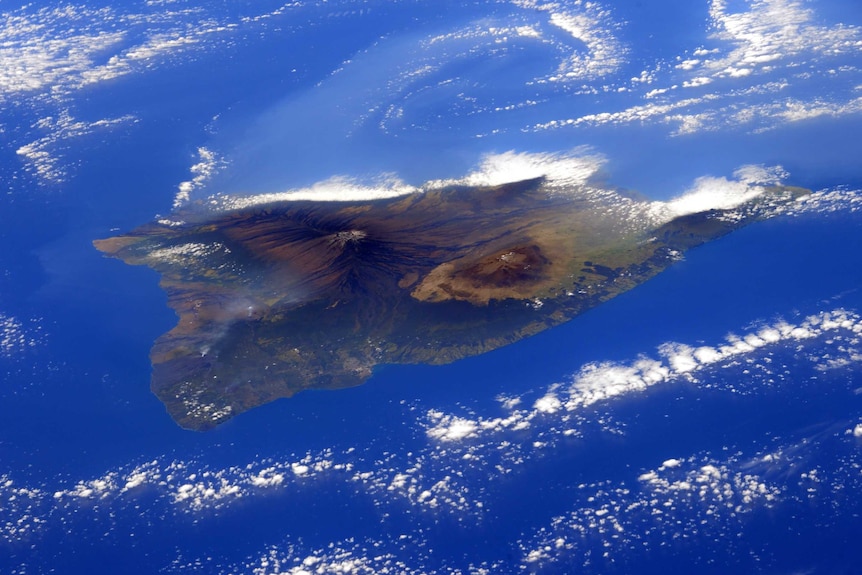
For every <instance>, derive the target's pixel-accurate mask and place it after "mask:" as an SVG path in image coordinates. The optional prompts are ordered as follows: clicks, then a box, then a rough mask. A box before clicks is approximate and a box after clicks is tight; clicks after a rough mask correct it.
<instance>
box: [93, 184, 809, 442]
mask: <svg viewBox="0 0 862 575" xmlns="http://www.w3.org/2000/svg"><path fill="white" fill-rule="evenodd" d="M798 193H799V192H797V191H791V190H788V189H785V188H776V189H773V190H770V191H769V192H768V193H767V194H766V195H765V196H763V197H761V198H760V199H759V200H755V201H753V202H751V203H749V204H747V205H744V206H741V207H739V208H737V209H736V210H734V212H733V213H732V214H731V213H728V212H721V211H710V212H704V213H700V214H693V215H688V216H684V217H679V218H676V219H671V218H670V217H667V216H665V217H662V216H661V215H660V214H658V213H657V212H656V205H655V204H648V203H646V202H638V201H635V200H632V199H629V198H625V197H622V196H619V195H617V194H614V193H613V192H609V191H607V190H590V189H578V190H560V189H559V188H553V189H552V188H549V187H548V186H546V185H545V184H544V183H543V182H542V180H540V179H539V180H529V181H524V182H518V183H514V184H509V185H505V186H498V187H493V188H459V187H450V188H443V189H436V190H429V191H426V192H424V193H417V194H412V195H409V196H403V197H400V198H396V199H391V200H384V201H372V202H316V203H315V202H304V201H303V202H298V201H297V202H281V203H276V204H269V205H265V206H258V207H255V208H250V209H247V210H242V211H235V212H228V213H215V214H213V213H204V214H201V213H197V214H196V213H194V212H191V211H189V212H187V213H179V214H176V216H177V218H179V219H182V220H183V223H177V222H175V221H171V222H163V223H151V224H148V225H145V226H142V227H141V228H138V229H136V230H134V231H132V232H130V233H129V234H127V235H123V236H118V237H115V238H111V239H107V240H99V241H97V242H95V245H96V247H97V248H98V249H99V250H101V251H103V252H105V253H106V254H108V255H111V256H114V257H118V258H120V259H122V260H124V261H125V262H127V263H130V264H136V265H138V264H140V265H147V266H150V267H152V268H153V269H155V270H156V271H158V272H159V273H160V274H161V277H162V280H161V285H162V287H163V288H164V289H165V290H166V292H167V293H168V298H169V299H168V302H169V304H170V306H171V307H172V308H173V309H174V310H176V312H177V314H178V315H179V322H178V324H177V326H176V327H175V328H174V329H172V330H171V331H169V332H168V333H166V334H164V335H163V336H161V337H160V338H159V339H158V340H157V341H156V343H155V345H154V346H153V350H152V353H151V359H152V363H153V376H152V389H153V391H154V392H155V393H156V395H158V397H159V398H160V399H161V400H162V401H163V402H164V403H165V405H166V406H167V409H168V411H169V413H170V414H171V415H172V416H173V418H174V419H175V420H176V421H177V422H178V423H179V424H180V425H182V426H183V427H186V428H190V429H207V428H211V427H213V426H215V425H217V424H218V423H221V422H223V421H225V420H227V419H229V418H230V417H233V416H234V415H236V414H238V413H241V412H243V411H246V410H248V409H251V408H253V407H255V406H258V405H261V404H263V403H266V402H269V401H272V400H274V399H277V398H280V397H288V396H290V395H293V394H294V393H296V392H297V391H300V390H303V389H310V388H339V387H346V386H352V385H358V384H361V383H362V382H364V381H365V380H366V379H368V377H370V376H371V373H372V369H373V368H374V366H375V365H377V364H380V363H419V362H422V363H446V362H450V361H454V360H456V359H459V358H462V357H467V356H470V355H475V354H478V353H482V352H485V351H489V350H492V349H495V348H498V347H500V346H503V345H506V344H508V343H512V342H514V341H517V340H519V339H521V338H523V337H526V336H528V335H531V334H534V333H537V332H539V331H542V330H544V329H546V328H548V327H551V326H553V325H557V324H559V323H561V322H564V321H566V320H568V319H570V318H572V317H573V316H575V315H577V314H578V313H580V312H582V311H584V310H586V309H588V308H590V307H593V306H595V305H597V304H599V303H601V302H603V301H605V300H607V299H609V298H611V297H613V296H614V295H616V294H618V293H620V292H622V291H625V290H627V289H630V288H631V287H634V286H635V285H637V284H638V283H640V282H642V281H644V280H645V279H647V278H649V277H651V276H653V275H655V274H656V273H658V272H659V271H661V270H662V269H664V268H665V267H667V266H668V265H669V264H670V263H672V262H673V261H674V260H675V259H676V258H677V257H678V256H679V253H680V252H681V251H683V250H685V249H686V248H689V247H692V246H694V245H698V244H700V243H703V242H705V241H708V240H710V239H712V238H715V237H718V236H720V235H722V234H725V233H727V232H729V231H731V230H733V229H735V228H737V227H739V226H741V225H744V224H745V223H748V222H750V221H752V220H755V219H758V218H761V217H764V215H765V214H766V213H768V212H770V211H771V208H767V207H766V206H767V205H769V206H773V205H775V204H776V203H778V202H784V201H788V200H790V199H791V198H793V197H794V196H795V195H798ZM731 216H732V217H731Z"/></svg>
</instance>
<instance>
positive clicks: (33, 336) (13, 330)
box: [0, 312, 42, 358]
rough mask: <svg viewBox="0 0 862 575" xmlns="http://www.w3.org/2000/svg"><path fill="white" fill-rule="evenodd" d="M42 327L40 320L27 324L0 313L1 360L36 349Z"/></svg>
mask: <svg viewBox="0 0 862 575" xmlns="http://www.w3.org/2000/svg"><path fill="white" fill-rule="evenodd" d="M41 331H42V327H41V325H40V322H39V321H38V320H31V321H30V322H29V324H25V323H24V322H23V321H21V320H20V319H18V318H16V317H13V316H9V315H6V314H4V313H2V312H0V358H2V357H10V356H13V355H16V354H19V353H21V352H23V351H25V350H27V349H30V348H33V347H36V346H37V345H39V342H40V340H41V337H42V335H41Z"/></svg>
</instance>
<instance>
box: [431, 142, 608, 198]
mask: <svg viewBox="0 0 862 575" xmlns="http://www.w3.org/2000/svg"><path fill="white" fill-rule="evenodd" d="M604 163H605V159H604V158H603V157H602V156H600V155H599V154H595V153H591V152H590V151H589V150H588V149H586V148H576V149H574V150H572V151H570V152H560V153H528V152H515V151H512V150H510V151H508V152H503V153H500V154H487V155H486V156H484V158H482V161H481V163H480V165H479V168H478V169H477V170H475V171H473V172H471V173H469V174H467V175H466V176H464V177H463V178H454V179H449V180H434V181H431V182H428V183H427V184H425V186H424V187H427V188H439V187H443V186H450V185H462V186H499V185H501V184H507V183H512V182H520V181H523V180H530V179H534V178H545V180H546V182H547V183H548V184H550V185H554V186H581V185H584V184H585V183H586V182H587V181H588V180H589V179H590V178H591V177H592V176H594V175H595V173H596V172H597V171H598V170H599V168H601V167H602V166H603V165H604Z"/></svg>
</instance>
